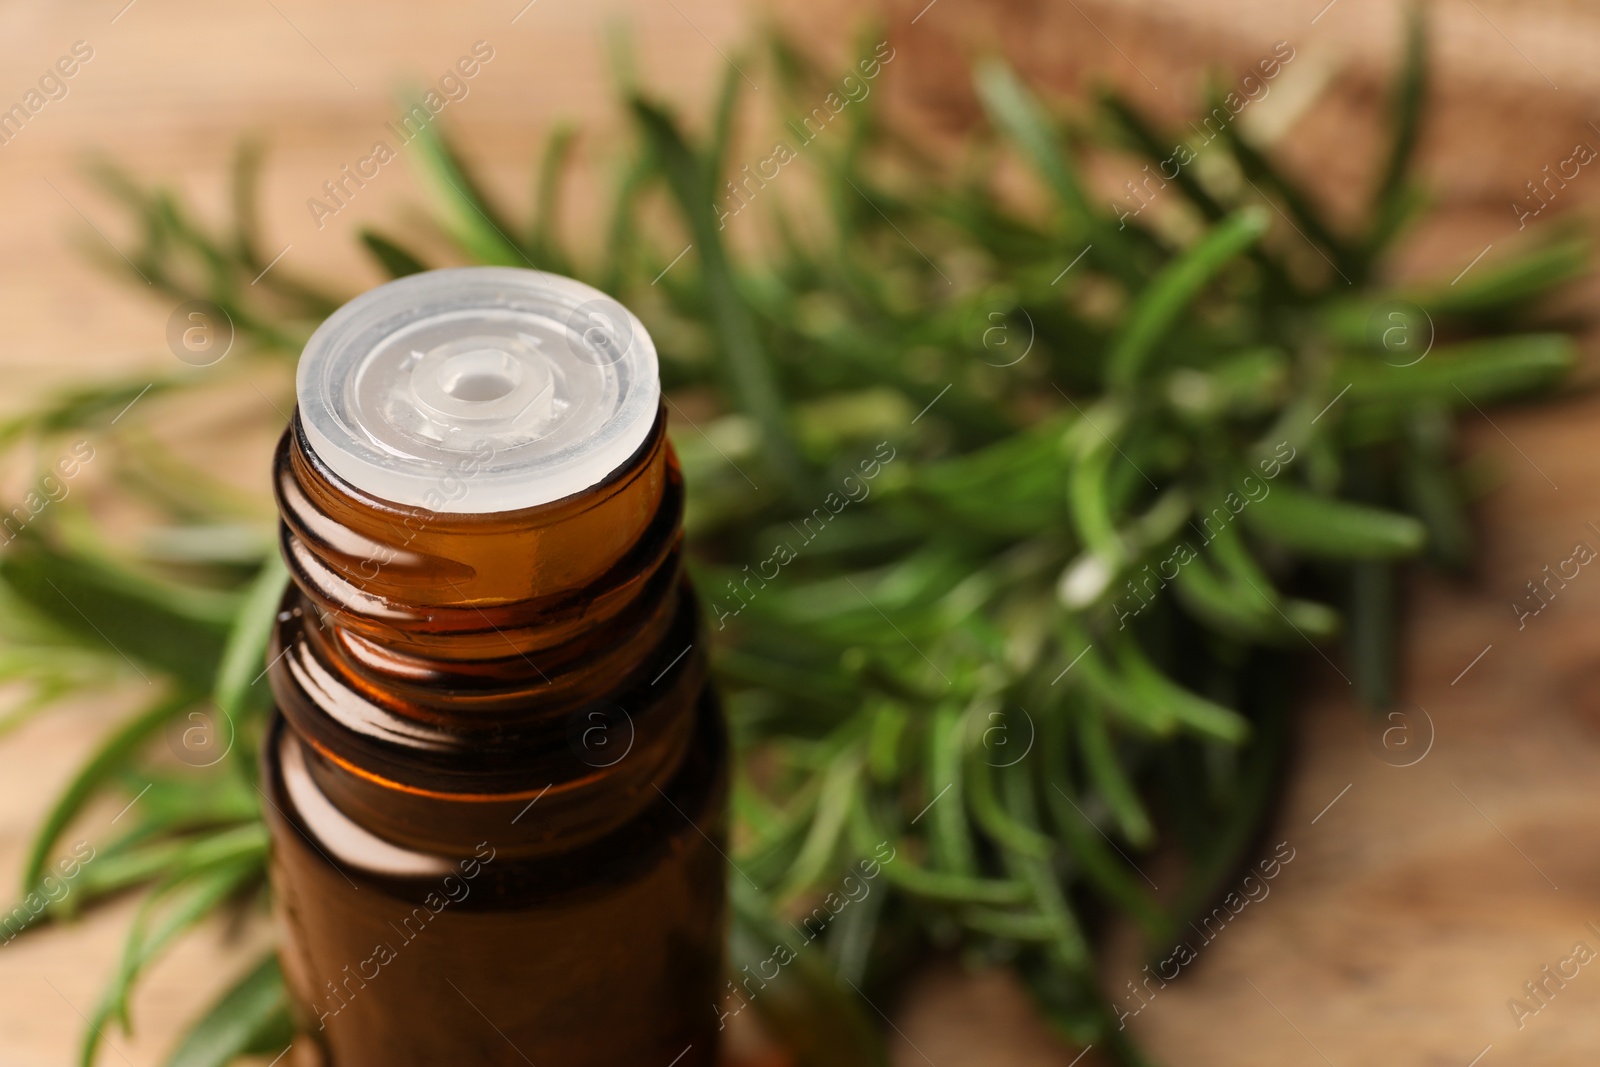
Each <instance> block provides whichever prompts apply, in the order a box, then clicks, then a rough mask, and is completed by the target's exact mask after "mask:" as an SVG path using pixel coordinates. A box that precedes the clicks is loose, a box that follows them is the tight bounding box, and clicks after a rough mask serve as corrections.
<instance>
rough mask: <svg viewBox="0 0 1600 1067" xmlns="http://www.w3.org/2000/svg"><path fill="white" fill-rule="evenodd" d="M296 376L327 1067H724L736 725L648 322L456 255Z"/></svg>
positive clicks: (314, 995) (289, 439) (295, 930)
mask: <svg viewBox="0 0 1600 1067" xmlns="http://www.w3.org/2000/svg"><path fill="white" fill-rule="evenodd" d="M296 388H297V393H298V407H297V409H296V414H295V418H294V420H293V422H292V424H291V426H290V427H289V429H288V430H287V432H286V433H285V434H284V437H283V440H282V442H281V443H280V444H279V447H278V451H277V456H276V460H275V470H274V487H275V491H276V493H277V499H278V505H279V509H280V512H281V515H282V526H281V537H282V546H281V547H282V550H283V554H284V556H285V558H286V559H287V561H288V564H289V568H290V572H291V576H292V578H293V582H292V584H291V586H290V588H289V591H288V594H287V595H286V597H285V599H284V601H283V605H282V610H281V611H280V613H279V616H278V625H277V629H276V632H275V636H274V643H273V647H272V649H271V650H270V653H269V655H270V656H271V664H272V666H271V668H270V672H269V673H270V677H271V682H272V687H273V693H274V695H275V697H276V701H277V706H278V711H277V713H276V714H275V715H274V716H273V719H272V723H271V726H270V728H269V730H268V733H267V737H266V739H265V743H264V746H263V781H262V790H263V793H264V795H265V796H266V798H267V801H268V805H267V817H268V822H269V825H270V828H271V833H272V844H273V858H272V882H273V886H274V889H275V891H276V893H275V896H276V901H277V908H278V912H279V916H280V919H281V925H282V929H283V935H284V941H283V945H282V949H281V955H282V960H283V966H284V972H285V975H286V978H287V980H288V983H289V987H290V990H291V993H292V995H293V998H294V1000H295V1002H296V1006H297V1008H298V1010H299V1011H300V1012H301V1019H300V1022H301V1024H302V1026H303V1027H304V1028H305V1029H306V1030H307V1031H308V1033H309V1034H310V1035H311V1038H312V1044H314V1045H315V1046H316V1049H317V1050H318V1052H319V1054H320V1059H321V1062H322V1063H324V1064H326V1065H327V1067H423V1065H426V1067H443V1065H457V1064H472V1065H474V1067H477V1065H488V1064H519V1065H520V1064H527V1063H532V1064H537V1065H538V1067H547V1065H558V1067H583V1065H596V1067H598V1065H605V1067H618V1065H624V1064H626V1065H634V1064H641V1065H651V1064H653V1065H657V1067H666V1065H667V1064H669V1063H672V1064H675V1065H676V1067H696V1065H705V1064H710V1063H712V1062H713V1061H714V1060H715V1056H716V1048H715V1045H716V1032H717V1025H716V1016H715V1012H714V1010H713V1009H712V1008H711V1007H710V1005H713V1004H714V1003H715V1002H716V999H717V990H718V987H719V980H718V976H719V973H720V969H721V965H722V943H723V933H724V930H723V924H724V892H725V860H724V858H723V854H722V846H721V844H720V842H721V841H722V840H723V837H724V834H725V825H724V824H725V814H724V809H725V795H726V788H727V787H726V780H727V771H726V768H727V739H726V735H725V730H724V727H723V722H722V716H721V711H720V709H719V707H718V705H717V703H716V700H715V698H714V696H713V694H712V693H711V691H710V689H709V688H708V686H707V676H706V659H705V643H704V641H703V640H702V639H701V634H700V617H699V608H698V606H697V604H696V601H695V598H694V595H693V592H692V590H691V589H690V587H689V586H688V584H687V582H686V579H685V576H684V571H683V561H682V551H683V534H682V515H683V499H684V498H683V483H682V479H681V476H680V474H679V470H678V465H677V461H676V459H675V458H674V456H673V453H672V448H671V445H670V444H669V443H668V441H667V438H666V434H665V420H664V417H663V414H662V408H661V387H660V378H659V375H658V370H657V364H656V353H655V349H654V346H653V344H652V343H651V340H650V338H649V335H648V334H647V333H646V331H645V329H644V327H643V326H642V325H641V324H640V322H639V321H638V319H636V318H635V317H634V316H633V315H632V314H630V313H629V312H628V311H627V310H626V309H624V308H623V307H621V306H620V305H619V304H617V303H616V302H615V301H613V300H611V299H610V298H608V297H606V296H604V295H603V294H601V293H599V292H598V291H596V290H594V289H591V288H589V287H588V286H585V285H582V284H580V283H578V282H575V281H572V280H570V279H566V278H560V277H554V276H552V275H549V274H544V273H541V272H535V271H525V270H514V269H508V268H498V267H493V268H491V267H472V268H460V269H452V270H440V271H431V272H428V273H424V274H416V275H412V276H410V277H407V278H403V279H400V280H398V281H394V282H391V283H389V284H387V285H384V286H381V287H379V288H377V289H374V290H372V291H371V292H368V293H366V294H365V295H363V296H360V297H358V298H357V299H355V300H353V301H351V302H350V303H349V304H346V305H345V306H344V307H343V308H341V309H339V310H338V311H337V312H335V313H334V314H333V316H331V317H330V318H329V319H328V321H327V322H325V323H324V324H323V325H322V326H321V327H320V328H319V329H318V330H317V331H316V333H315V334H313V336H312V337H311V340H310V341H309V342H308V343H307V345H306V348H305V351H304V353H303V355H302V356H301V360H300V367H299V373H298V378H297V381H296ZM301 1043H302V1044H305V1042H304V1041H303V1040H302V1042H301Z"/></svg>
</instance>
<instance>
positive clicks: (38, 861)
mask: <svg viewBox="0 0 1600 1067" xmlns="http://www.w3.org/2000/svg"><path fill="white" fill-rule="evenodd" d="M193 700H194V697H193V696H192V695H189V694H186V693H178V694H176V695H174V696H169V697H165V698H163V699H161V700H158V701H156V702H155V703H153V704H151V705H150V706H149V707H147V708H145V710H143V711H141V712H139V713H138V714H137V715H135V716H133V718H131V719H129V720H128V721H127V722H126V723H124V724H123V725H122V726H121V727H120V728H119V729H117V730H116V731H115V732H114V733H112V734H111V736H109V737H107V738H106V739H105V740H104V741H102V742H101V743H100V745H99V746H98V747H97V748H96V749H95V751H94V754H93V755H92V756H90V757H89V759H88V760H87V761H86V762H85V763H84V764H83V766H82V767H81V768H79V770H78V773H77V774H76V775H74V776H73V779H72V781H71V782H70V783H68V785H67V788H66V789H65V790H63V791H62V793H61V795H60V797H58V798H57V799H56V802H55V804H53V805H52V806H51V808H50V811H49V813H48V814H47V815H46V816H45V818H44V822H43V823H42V824H40V826H39V829H38V831H37V832H36V833H35V834H34V838H33V844H32V846H31V847H30V848H29V849H28V859H27V862H25V863H24V864H23V865H22V891H23V892H24V893H27V892H29V891H30V890H32V889H33V887H34V886H35V885H37V884H38V883H39V881H40V879H41V878H43V877H44V872H45V866H46V865H47V864H48V863H49V862H50V853H51V851H52V850H53V849H54V848H55V846H56V843H57V842H58V841H59V840H60V838H61V835H62V833H63V832H65V830H66V828H67V826H68V825H69V824H70V823H71V822H72V820H73V819H74V818H75V817H76V816H77V815H78V813H79V812H80V811H82V810H83V806H84V805H85V804H87V803H88V802H89V801H90V800H91V799H93V798H94V796H95V794H96V792H97V791H98V790H99V789H101V788H102V787H103V786H105V785H106V784H107V783H108V782H109V781H110V780H111V779H112V778H113V776H114V775H116V773H117V772H118V771H120V770H121V769H122V768H123V767H124V766H126V765H127V763H128V761H129V760H131V759H132V758H133V757H134V756H135V755H136V754H137V753H138V751H139V749H140V747H141V746H143V745H144V743H145V742H146V741H148V740H149V739H150V738H151V737H153V736H154V735H155V733H156V731H158V730H160V729H161V728H162V727H163V726H165V725H166V723H167V721H168V720H170V719H171V718H172V717H173V716H174V715H176V714H177V713H178V712H179V711H182V710H183V709H184V708H185V707H187V706H188V705H189V704H190V703H192V702H193Z"/></svg>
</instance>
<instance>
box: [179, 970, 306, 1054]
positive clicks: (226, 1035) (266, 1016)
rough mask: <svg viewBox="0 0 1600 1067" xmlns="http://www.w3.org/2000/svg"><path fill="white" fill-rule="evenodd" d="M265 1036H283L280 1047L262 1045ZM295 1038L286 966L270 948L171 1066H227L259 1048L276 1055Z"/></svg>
mask: <svg viewBox="0 0 1600 1067" xmlns="http://www.w3.org/2000/svg"><path fill="white" fill-rule="evenodd" d="M286 1031H287V1032H286ZM264 1036H272V1037H274V1038H275V1039H278V1040H275V1041H274V1042H273V1044H275V1045H277V1046H278V1047H277V1048H272V1047H270V1046H268V1047H266V1048H262V1047H261V1046H262V1045H263V1044H265V1042H263V1041H262V1038H263V1037H264ZM292 1037H293V1028H292V1026H290V1024H289V996H288V991H287V990H286V989H285V988H284V984H283V970H282V968H280V967H279V965H278V954H277V953H276V952H268V953H266V954H265V955H263V956H262V957H261V959H260V960H258V961H257V962H256V964H255V966H253V967H251V968H250V969H249V970H247V971H246V972H245V973H244V975H243V976H242V977H241V978H240V979H239V980H238V981H237V982H235V983H234V984H233V985H232V986H230V987H229V988H228V991H227V992H225V993H223V994H222V996H221V997H219V998H217V1000H216V1002H215V1003H214V1004H212V1005H211V1007H210V1008H208V1009H207V1010H206V1013H205V1014H204V1015H202V1016H201V1017H200V1018H199V1020H198V1021H196V1022H195V1023H194V1024H193V1025H192V1026H191V1027H190V1029H189V1031H188V1033H187V1034H186V1035H185V1036H184V1039H183V1042H182V1043H181V1044H180V1045H179V1046H178V1047H177V1048H176V1049H174V1050H173V1053H172V1055H171V1056H170V1057H169V1058H168V1059H167V1061H166V1067H227V1065H228V1064H230V1063H232V1062H233V1061H234V1059H235V1057H238V1056H241V1055H244V1054H245V1053H246V1052H249V1051H255V1050H256V1049H260V1050H261V1051H262V1052H263V1054H265V1055H269V1056H270V1055H273V1054H275V1053H277V1052H278V1051H280V1049H281V1048H282V1047H285V1046H287V1045H288V1044H289V1041H290V1039H291V1038H292Z"/></svg>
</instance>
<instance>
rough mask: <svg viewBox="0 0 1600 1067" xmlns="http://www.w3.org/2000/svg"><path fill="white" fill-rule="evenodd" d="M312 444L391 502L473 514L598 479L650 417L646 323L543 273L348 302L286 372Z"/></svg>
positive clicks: (451, 278) (414, 283)
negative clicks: (290, 375)
mask: <svg viewBox="0 0 1600 1067" xmlns="http://www.w3.org/2000/svg"><path fill="white" fill-rule="evenodd" d="M295 390H296V393H297V394H298V399H299V405H300V425H301V427H302V428H303V429H304V432H305V438H306V441H307V442H308V443H309V444H310V446H311V450H312V451H313V452H314V453H315V454H316V455H317V457H318V458H319V459H321V460H322V462H323V463H325V464H327V465H328V467H329V468H331V469H332V470H333V472H334V473H335V474H337V475H339V477H341V478H343V479H344V480H345V481H347V482H349V483H350V484H351V485H353V486H354V487H355V488H357V489H360V490H361V491H363V492H365V493H368V494H370V495H372V496H374V497H377V498H379V499H381V500H386V501H389V502H390V503H393V504H397V505H400V506H403V507H420V508H426V509H427V510H429V511H443V512H452V513H468V514H481V513H488V512H498V511H514V510H517V509H520V508H527V507H533V506H535V505H537V504H548V503H550V502H551V501H553V500H559V499H561V498H562V497H565V496H570V495H572V494H573V493H578V492H582V491H583V490H585V489H588V488H589V487H590V486H593V485H596V484H598V483H599V482H601V481H603V480H605V478H606V477H607V476H608V475H610V474H611V473H612V472H613V471H615V470H617V469H618V468H619V467H621V466H622V465H623V464H624V463H626V462H627V460H628V458H629V457H630V456H632V455H633V453H634V452H635V451H637V450H638V448H639V446H640V445H642V444H643V443H644V441H645V439H646V438H647V437H648V436H649V435H650V430H651V427H652V426H653V424H654V423H655V419H656V411H657V408H658V407H659V406H660V403H661V378H660V373H659V369H658V367H657V364H656V350H655V345H654V344H653V343H652V342H651V340H650V335H649V334H648V333H647V332H645V328H644V326H643V324H641V323H640V322H639V320H638V319H637V318H635V317H634V315H633V314H632V313H631V312H629V311H628V310H627V309H626V308H624V307H623V306H622V305H621V304H619V303H617V302H616V301H615V300H613V299H611V298H610V297H608V296H606V295H605V294H604V293H602V292H600V291H599V290H598V289H593V288H591V287H589V286H587V285H584V284H583V283H582V282H577V281H573V280H572V279H570V278H563V277H560V276H557V275H553V274H547V273H545V272H543V271H533V270H520V269H517V268H514V267H455V268H450V269H446V270H435V271H426V272H424V273H421V274H413V275H410V276H408V277H405V278H400V279H398V280H396V281H392V282H389V283H388V284H386V285H381V286H379V287H378V288H376V289H373V290H371V291H370V292H367V293H364V294H362V295H361V296H358V297H356V298H355V299H354V300H352V301H350V302H349V303H348V304H346V305H344V306H343V307H341V308H340V309H339V310H338V311H336V312H334V313H333V314H332V315H331V316H329V318H328V320H327V321H326V322H324V323H323V324H322V325H321V326H319V327H318V328H317V331H316V332H315V333H313V334H312V335H311V339H310V340H309V341H307V342H306V347H305V350H304V351H303V352H302V353H301V355H300V367H299V371H298V373H297V375H296V379H295Z"/></svg>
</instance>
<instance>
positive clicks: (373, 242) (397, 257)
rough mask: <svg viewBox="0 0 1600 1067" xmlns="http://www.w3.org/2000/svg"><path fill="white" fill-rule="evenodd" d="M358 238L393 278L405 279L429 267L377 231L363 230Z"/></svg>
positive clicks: (397, 243)
mask: <svg viewBox="0 0 1600 1067" xmlns="http://www.w3.org/2000/svg"><path fill="white" fill-rule="evenodd" d="M358 236H359V237H360V238H361V243H362V244H364V245H366V246H367V251H368V252H371V253H372V256H373V258H374V259H376V260H377V261H378V265H379V266H380V267H382V268H383V269H384V271H385V272H386V273H387V274H388V275H389V277H391V278H404V277H405V276H406V275H408V274H420V273H422V272H423V271H425V270H427V269H428V265H427V264H426V263H424V262H422V260H420V259H418V258H417V257H416V256H414V255H412V254H411V253H410V252H408V251H406V250H405V249H404V248H403V247H401V246H400V244H399V242H397V241H394V240H392V239H390V238H388V237H385V236H383V235H382V234H381V233H378V232H377V231H376V230H368V229H364V230H362V231H361V232H360V233H359V234H358Z"/></svg>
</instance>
